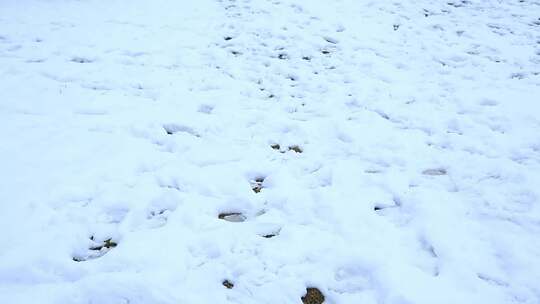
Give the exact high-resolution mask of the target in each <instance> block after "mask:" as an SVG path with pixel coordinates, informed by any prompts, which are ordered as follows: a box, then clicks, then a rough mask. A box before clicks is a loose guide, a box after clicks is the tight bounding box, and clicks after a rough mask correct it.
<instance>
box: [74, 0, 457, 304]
mask: <svg viewBox="0 0 540 304" xmlns="http://www.w3.org/2000/svg"><path fill="white" fill-rule="evenodd" d="M218 1H219V2H221V3H222V4H223V6H224V9H225V10H226V11H227V12H228V13H227V14H228V17H229V18H230V19H231V20H232V22H231V24H226V25H224V28H225V29H228V30H230V31H232V32H234V31H238V32H240V31H242V29H241V30H236V27H238V26H239V25H238V24H237V23H239V22H240V23H242V22H244V23H246V24H247V23H249V21H250V18H257V16H258V15H264V14H268V12H266V11H264V10H255V9H252V8H251V7H250V6H249V3H250V1H242V3H241V4H240V1H235V0H218ZM268 2H269V1H268ZM272 3H273V4H274V5H276V6H279V5H282V4H281V3H280V2H279V1H273V2H272ZM289 9H292V10H294V11H295V12H298V14H297V16H298V17H299V19H302V20H301V21H298V22H297V26H299V27H301V24H310V23H311V22H316V20H317V18H316V17H310V16H309V15H306V14H305V13H304V12H303V11H302V9H301V8H300V7H298V6H297V7H290V8H289ZM242 18H244V19H243V21H242ZM299 24H300V25H299ZM398 29H399V25H394V30H398ZM335 31H336V32H338V33H339V32H342V31H344V29H343V28H340V27H338V28H337V29H336V30H335ZM284 32H286V31H285V30H284ZM242 34H244V35H245V34H246V33H245V32H244V33H242ZM247 34H249V39H250V40H252V41H254V42H253V43H252V44H251V46H256V47H255V48H254V49H243V48H242V45H241V44H236V43H235V40H236V39H237V37H238V36H239V35H240V34H239V33H226V34H225V35H224V36H223V41H222V42H220V43H218V44H217V45H218V46H220V47H221V48H223V49H225V50H226V51H227V52H229V53H230V54H231V56H233V58H232V60H235V59H237V60H243V61H242V63H243V64H244V65H245V66H246V67H248V66H258V67H260V65H261V64H262V69H269V68H270V67H272V66H273V64H276V63H275V62H274V63H270V62H271V61H272V60H274V61H278V62H287V61H291V62H293V61H294V63H295V64H305V65H308V66H310V67H312V73H313V75H315V76H317V77H320V79H318V80H317V81H316V82H321V83H324V82H327V81H328V80H329V79H331V78H334V77H338V76H339V75H340V74H339V71H338V70H337V68H336V65H335V64H330V63H329V62H328V61H326V59H327V57H332V56H333V57H334V61H335V62H338V63H340V58H339V51H340V48H339V40H338V39H336V38H334V37H330V36H327V35H323V36H321V39H322V40H323V41H324V42H325V43H326V45H325V46H324V47H322V48H320V49H317V50H314V51H312V52H306V53H305V54H301V55H299V57H294V56H298V55H293V54H292V53H291V52H288V50H287V48H286V47H284V46H279V45H272V44H273V42H274V41H272V39H273V38H274V37H273V36H272V34H271V33H268V32H266V31H265V30H264V29H258V30H254V31H248V33H247ZM284 37H285V38H283V37H281V40H282V43H283V44H284V45H293V44H294V39H295V38H294V37H293V36H290V37H287V36H284ZM247 53H250V55H252V56H244V57H245V58H244V57H243V55H244V54H247ZM264 56H267V57H266V58H264ZM248 57H250V58H253V60H249V59H248ZM315 60H317V61H319V65H318V66H314V65H313V61H315ZM72 61H73V62H76V63H91V62H92V61H91V60H89V59H86V58H79V57H76V58H73V59H72ZM278 65H279V67H280V68H283V70H281V71H282V72H281V73H277V72H276V73H274V74H273V75H272V74H270V75H269V76H268V77H269V78H270V80H271V81H263V80H260V79H259V80H257V81H255V82H254V83H253V85H254V86H256V87H258V90H259V91H260V92H261V94H263V96H264V97H265V98H266V99H268V100H275V101H278V100H280V99H282V98H283V97H285V96H283V94H284V93H286V94H288V96H287V97H289V98H291V99H289V102H291V103H293V104H295V105H297V106H300V107H303V106H306V103H307V101H306V100H305V98H303V96H304V93H303V92H304V91H306V90H309V88H310V87H313V86H314V85H316V84H313V83H310V81H304V79H302V78H301V77H299V76H298V75H296V73H295V70H294V65H283V64H280V63H278ZM217 68H222V67H217ZM243 72H245V74H243V75H234V76H235V77H237V78H239V79H241V78H247V79H258V77H259V75H263V74H265V73H262V72H261V71H260V70H257V69H255V70H254V69H249V68H245V69H243ZM271 82H274V83H271ZM268 84H270V85H268ZM275 88H287V89H286V90H282V92H277V91H275ZM349 96H350V94H349ZM212 110H213V108H212V107H211V106H207V105H202V106H201V107H200V108H199V112H203V113H206V114H212ZM163 131H164V133H165V134H166V135H168V136H174V135H175V134H178V133H187V134H190V135H192V136H195V137H203V136H204V134H200V133H199V132H197V130H195V129H194V128H192V127H190V126H185V125H182V124H172V123H170V124H164V125H163ZM269 148H271V149H272V150H275V151H276V152H279V153H287V152H293V153H297V154H303V153H304V152H305V151H304V148H303V147H302V146H300V145H281V144H280V143H277V142H276V143H273V144H271V145H270V147H269ZM366 172H367V173H372V174H377V173H379V171H377V170H372V171H369V172H368V171H366ZM422 174H423V175H426V176H432V177H437V176H444V175H446V174H447V172H446V169H444V168H430V169H426V170H424V171H423V172H422ZM265 179H266V177H265V176H255V177H253V178H252V179H251V180H249V181H248V182H249V184H250V186H251V190H252V191H253V192H254V193H255V194H260V193H262V192H263V191H264V189H265V182H264V181H265ZM164 186H166V187H168V188H173V189H177V190H179V188H178V186H177V185H164ZM401 206H402V203H401V202H400V200H399V199H398V198H396V199H394V201H393V202H391V203H389V204H375V206H374V208H373V210H374V212H376V213H377V214H380V215H385V214H386V213H387V212H388V211H389V210H392V209H399V208H400V207H401ZM168 212H170V210H168V209H159V210H154V211H150V213H149V215H148V219H156V218H161V220H162V221H163V222H166V214H167V213H168ZM217 218H218V219H219V220H223V221H226V222H230V223H242V222H245V221H248V220H249V218H248V216H246V215H245V214H243V213H242V212H237V211H224V212H221V213H219V214H217ZM278 236H279V230H278V231H269V232H267V233H265V234H262V235H261V237H263V238H266V239H270V238H274V237H278ZM117 246H121V244H119V243H117V241H116V240H115V239H113V238H105V239H100V240H97V239H95V238H94V236H91V237H90V238H89V246H88V248H87V249H86V251H85V252H84V253H83V254H79V255H76V256H74V257H73V260H74V261H76V262H84V261H89V260H93V259H97V258H100V257H103V256H104V255H106V254H107V253H108V252H110V251H111V250H114V248H115V247H117ZM423 247H424V248H426V251H427V252H428V253H429V254H430V255H431V256H432V257H433V258H437V255H436V253H435V249H434V248H433V246H432V245H430V244H429V243H426V242H425V241H424V242H423ZM435 273H436V271H435ZM435 275H436V274H435ZM222 285H223V287H224V288H226V289H233V288H234V287H235V283H234V280H232V279H229V278H227V279H224V280H223V281H222ZM300 300H301V301H302V302H303V303H304V304H321V303H323V302H324V301H325V296H324V294H323V293H322V292H321V290H319V289H318V288H316V287H313V286H309V287H307V288H306V291H305V294H304V295H303V296H302V297H301V299H300Z"/></svg>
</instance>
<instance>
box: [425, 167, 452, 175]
mask: <svg viewBox="0 0 540 304" xmlns="http://www.w3.org/2000/svg"><path fill="white" fill-rule="evenodd" d="M446 173H447V172H446V169H444V168H436V169H426V170H424V171H422V174H424V175H431V176H440V175H446Z"/></svg>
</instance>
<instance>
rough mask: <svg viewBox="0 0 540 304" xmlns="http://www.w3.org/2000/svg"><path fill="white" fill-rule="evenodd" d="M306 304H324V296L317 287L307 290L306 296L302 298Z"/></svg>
mask: <svg viewBox="0 0 540 304" xmlns="http://www.w3.org/2000/svg"><path fill="white" fill-rule="evenodd" d="M302 302H303V303H304V304H322V303H324V295H323V294H322V292H321V291H320V290H319V289H317V288H315V287H308V288H306V294H305V295H304V296H303V297H302Z"/></svg>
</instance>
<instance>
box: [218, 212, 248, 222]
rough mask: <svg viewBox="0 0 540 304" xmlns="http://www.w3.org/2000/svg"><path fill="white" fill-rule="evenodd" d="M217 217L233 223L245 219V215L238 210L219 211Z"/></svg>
mask: <svg viewBox="0 0 540 304" xmlns="http://www.w3.org/2000/svg"><path fill="white" fill-rule="evenodd" d="M218 218H219V219H222V220H225V221H228V222H233V223H240V222H244V221H245V220H246V216H245V215H243V214H242V213H238V212H230V213H221V214H219V215H218Z"/></svg>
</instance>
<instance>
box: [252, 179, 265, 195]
mask: <svg viewBox="0 0 540 304" xmlns="http://www.w3.org/2000/svg"><path fill="white" fill-rule="evenodd" d="M264 179H265V178H264V177H256V178H255V179H254V180H252V181H251V182H250V184H251V189H252V190H253V192H255V193H259V192H261V190H262V189H263V188H264V187H263V183H264Z"/></svg>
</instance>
